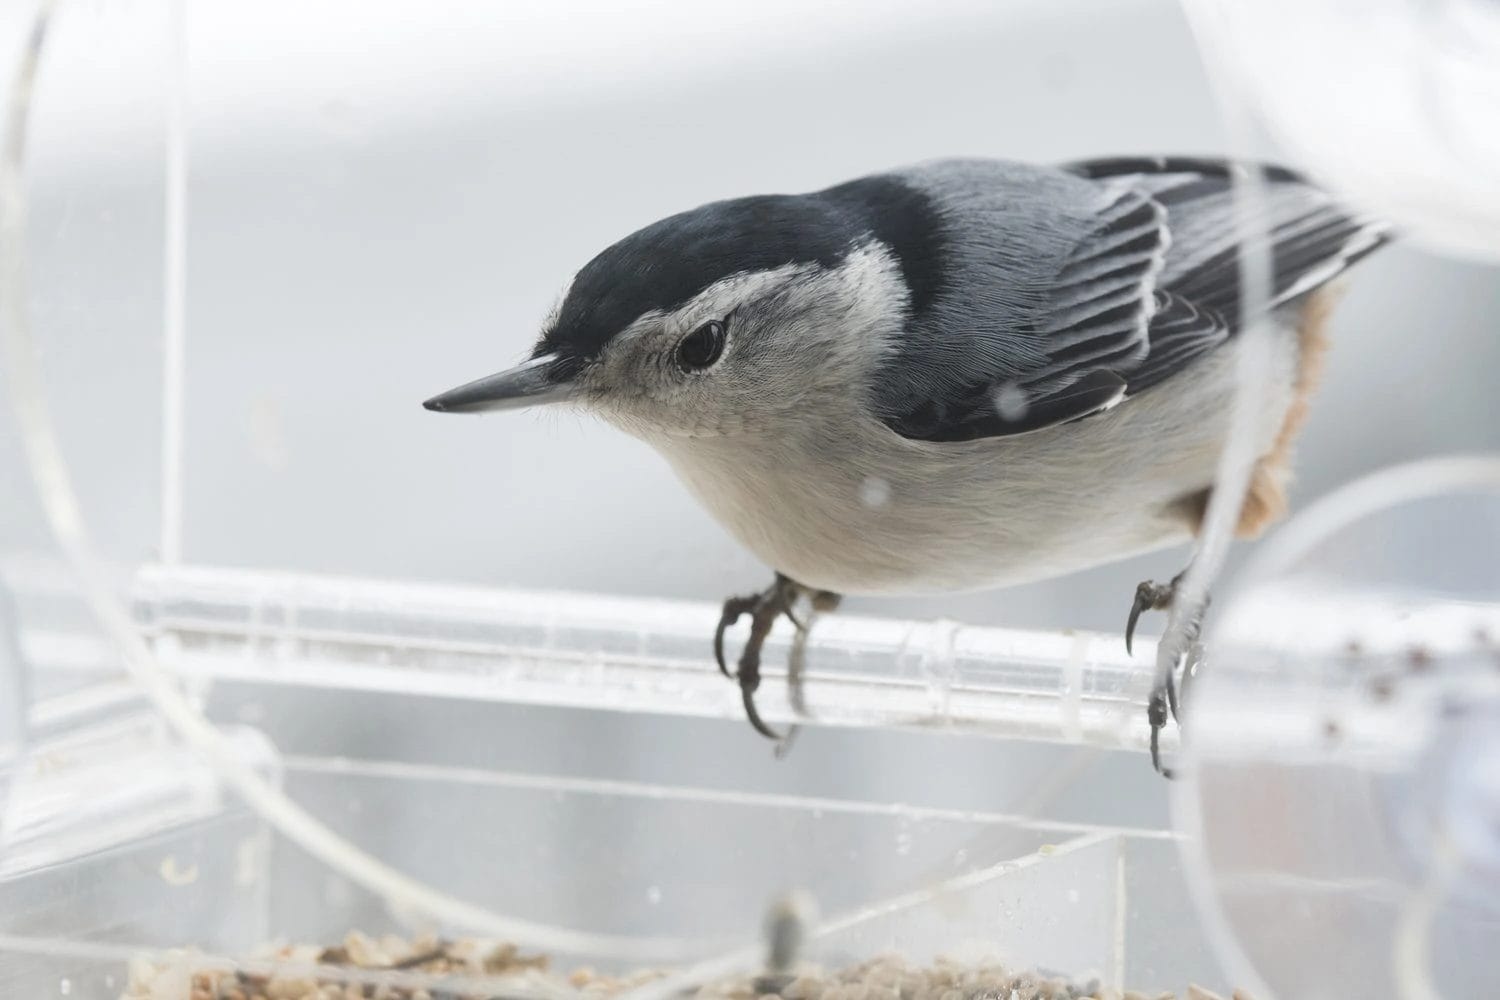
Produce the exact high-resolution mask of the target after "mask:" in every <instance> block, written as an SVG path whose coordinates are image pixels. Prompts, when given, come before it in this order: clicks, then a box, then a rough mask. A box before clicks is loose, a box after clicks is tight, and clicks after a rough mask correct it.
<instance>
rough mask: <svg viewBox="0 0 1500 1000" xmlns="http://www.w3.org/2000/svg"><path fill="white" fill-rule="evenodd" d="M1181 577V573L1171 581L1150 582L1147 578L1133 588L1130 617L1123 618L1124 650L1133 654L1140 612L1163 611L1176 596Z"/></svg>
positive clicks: (1170, 604)
mask: <svg viewBox="0 0 1500 1000" xmlns="http://www.w3.org/2000/svg"><path fill="white" fill-rule="evenodd" d="M1180 579H1182V574H1180V573H1179V574H1178V575H1177V576H1174V577H1173V578H1172V582H1171V583H1152V582H1151V581H1150V580H1147V581H1146V582H1145V583H1142V584H1140V585H1139V586H1137V587H1136V588H1135V601H1134V602H1132V603H1131V605H1130V617H1129V618H1127V619H1126V620H1125V652H1126V653H1131V654H1133V653H1134V652H1135V650H1134V649H1133V648H1132V643H1133V642H1134V641H1135V624H1136V622H1138V621H1140V618H1141V613H1142V612H1144V611H1165V610H1166V609H1167V608H1170V607H1171V606H1172V600H1173V599H1174V598H1175V597H1176V596H1177V581H1178V580H1180Z"/></svg>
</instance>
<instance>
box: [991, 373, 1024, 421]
mask: <svg viewBox="0 0 1500 1000" xmlns="http://www.w3.org/2000/svg"><path fill="white" fill-rule="evenodd" d="M1029 409H1031V397H1030V396H1029V395H1028V394H1027V392H1026V390H1025V389H1022V388H1021V387H1020V386H1018V385H1016V384H1015V383H1014V382H1007V383H1005V384H1004V385H1002V386H1001V387H1000V388H999V389H996V390H995V412H996V413H998V414H1000V419H1001V420H1020V419H1022V418H1023V417H1025V416H1026V411H1027V410H1029Z"/></svg>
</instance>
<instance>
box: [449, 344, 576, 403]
mask: <svg viewBox="0 0 1500 1000" xmlns="http://www.w3.org/2000/svg"><path fill="white" fill-rule="evenodd" d="M556 364H557V355H556V354H544V355H542V356H541V357H539V358H532V359H531V360H530V361H526V362H523V363H521V364H519V365H516V366H515V367H514V368H507V369H506V370H505V371H503V372H500V373H498V374H495V375H490V376H488V377H486V378H482V379H479V380H477V381H474V382H469V383H467V384H466V385H461V386H459V387H458V388H457V389H449V390H448V391H447V392H444V393H440V394H439V395H436V396H433V397H432V398H431V399H429V400H428V401H427V402H425V403H423V404H422V405H423V406H425V407H427V409H429V410H433V411H435V412H438V413H479V412H482V411H484V410H516V409H520V408H521V407H523V406H539V405H541V404H542V403H556V402H560V401H562V400H564V399H567V398H568V397H569V396H571V395H572V394H573V387H572V386H571V385H570V384H568V383H567V382H566V381H563V382H558V381H554V378H553V377H554V373H555V365H556Z"/></svg>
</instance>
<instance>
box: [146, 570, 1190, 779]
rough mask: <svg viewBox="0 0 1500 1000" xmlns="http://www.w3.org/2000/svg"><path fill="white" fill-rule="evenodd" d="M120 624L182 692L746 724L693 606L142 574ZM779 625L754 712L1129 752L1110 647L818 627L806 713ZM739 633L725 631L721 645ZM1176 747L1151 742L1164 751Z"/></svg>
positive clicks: (264, 576)
mask: <svg viewBox="0 0 1500 1000" xmlns="http://www.w3.org/2000/svg"><path fill="white" fill-rule="evenodd" d="M134 601H135V614H136V617H137V619H138V621H139V622H140V624H141V626H142V628H143V629H144V630H145V634H146V635H147V636H148V637H149V638H150V639H151V641H152V643H153V646H154V648H155V651H156V653H157V655H158V656H159V657H160V659H161V661H162V663H163V664H164V665H166V666H167V667H169V668H170V669H171V670H173V671H174V672H176V673H177V674H179V675H181V676H184V677H198V678H205V679H212V678H235V679H249V680H256V681H263V682H267V683H273V684H288V685H312V686H324V687H338V688H347V689H352V690H375V691H392V692H409V693H413V694H417V693H421V694H428V695H447V696H453V697H463V698H471V699H478V700H482V701H483V700H498V701H507V702H513V703H519V704H535V705H555V706H565V707H570V708H584V709H605V710H611V711H627V712H655V713H662V714H668V715H695V716H702V717H711V718H742V717H743V712H744V710H743V708H742V707H741V705H740V696H739V691H738V688H737V687H736V686H735V685H733V684H731V683H729V682H727V681H726V680H725V679H724V678H723V677H722V676H721V675H720V674H719V672H718V671H717V670H716V669H715V668H714V664H713V659H712V651H711V649H710V638H711V636H712V634H713V629H714V625H715V623H716V622H717V621H718V615H719V611H718V608H717V607H715V606H711V605H708V604H701V603H691V602H679V601H670V600H655V599H644V598H629V597H604V596H590V595H582V594H571V593H546V592H536V591H522V590H498V589H482V588H473V587H455V586H445V585H437V584H424V583H415V582H407V581H377V580H365V579H354V578H347V577H318V576H309V575H296V574H287V573H269V572H258V571H252V570H239V569H212V568H204V567H197V566H152V567H147V568H145V569H143V570H142V571H141V572H140V574H139V576H138V577H137V579H136V582H135V586H134ZM790 633H791V629H790V628H784V629H783V630H782V631H779V632H777V633H775V634H774V635H773V637H772V640H771V642H770V643H768V645H767V647H766V651H767V659H768V662H769V663H770V664H771V665H772V666H771V668H770V669H769V670H768V672H767V680H766V682H765V684H764V685H763V686H762V689H761V691H760V693H759V696H758V698H759V701H760V704H761V711H762V712H763V713H764V714H765V716H766V717H767V718H768V719H771V720H775V721H781V722H801V723H817V724H823V725H836V726H887V727H892V726H894V727H908V728H932V727H941V728H944V729H946V730H951V731H954V732H963V733H971V734H980V735H988V736H993V737H1004V738H1015V739H1027V740H1040V741H1050V742H1057V743H1066V744H1073V745H1079V746H1091V747H1100V748H1109V749H1119V748H1131V749H1141V748H1144V747H1145V746H1146V744H1147V740H1148V736H1149V734H1148V731H1147V727H1146V725H1145V714H1144V713H1145V689H1146V685H1147V683H1148V679H1149V673H1148V671H1147V668H1146V666H1145V665H1148V664H1150V663H1151V662H1152V656H1153V648H1152V644H1151V643H1150V642H1149V641H1142V642H1141V643H1140V644H1139V646H1138V648H1137V650H1136V656H1137V657H1138V658H1139V659H1138V660H1135V661H1132V659H1131V658H1130V657H1129V656H1127V654H1126V652H1125V649H1124V643H1123V640H1122V639H1121V637H1120V636H1119V635H1103V634H1092V633H1083V632H1078V633H1060V632H1041V631H1025V630H1019V629H1001V628H976V627H969V626H963V625H959V624H957V623H954V622H947V621H937V622H905V621H892V620H889V619H875V618H861V617H857V616H852V615H829V616H826V617H823V618H820V619H819V620H818V622H817V624H816V626H815V627H814V628H813V630H812V634H811V637H810V639H809V640H808V643H807V648H806V651H805V652H806V663H807V671H806V675H805V677H804V678H803V686H804V690H805V701H806V707H807V709H808V713H809V714H808V715H806V716H803V715H799V714H798V713H796V712H795V711H794V710H793V707H792V704H791V702H790V700H789V698H788V691H787V686H786V684H784V683H783V680H784V677H785V672H784V669H778V668H777V665H779V664H784V663H785V662H786V659H787V654H788V652H789V649H788V646H789V644H790V642H789V640H790ZM734 635H735V633H734V632H731V640H732V639H733V637H734ZM1172 739H1173V737H1172V736H1171V735H1170V734H1169V735H1168V736H1167V737H1166V742H1167V745H1168V746H1170V745H1171V741H1172Z"/></svg>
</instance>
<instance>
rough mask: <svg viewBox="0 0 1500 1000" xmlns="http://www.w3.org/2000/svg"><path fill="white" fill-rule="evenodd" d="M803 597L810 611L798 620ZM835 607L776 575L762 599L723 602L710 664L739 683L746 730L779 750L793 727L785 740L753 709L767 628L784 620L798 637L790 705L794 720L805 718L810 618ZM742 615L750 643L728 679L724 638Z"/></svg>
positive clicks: (821, 593)
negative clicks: (798, 716)
mask: <svg viewBox="0 0 1500 1000" xmlns="http://www.w3.org/2000/svg"><path fill="white" fill-rule="evenodd" d="M803 597H806V598H807V599H808V604H809V606H810V607H811V614H809V615H808V617H807V618H806V619H802V618H799V617H797V613H796V605H797V602H798V600H799V599H800V598H803ZM838 604H839V595H837V594H834V593H830V592H829V591H826V590H813V589H812V588H810V587H804V586H802V584H800V583H797V582H796V581H795V580H793V579H791V578H790V577H787V576H784V575H782V574H781V573H777V574H776V579H775V581H774V582H773V583H772V584H771V585H770V586H769V587H767V588H766V589H765V590H763V591H761V592H760V593H758V594H751V595H749V596H747V597H731V598H729V600H727V601H725V602H724V611H723V613H722V614H721V615H720V616H719V627H718V628H717V629H716V630H715V631H714V659H715V660H717V661H718V664H719V670H720V672H721V673H723V674H724V676H725V677H733V678H734V679H736V680H738V681H739V685H740V695H741V697H742V698H743V700H744V703H745V716H746V718H748V719H749V720H750V725H751V726H752V727H753V728H754V729H755V731H756V732H758V733H760V734H761V735H762V736H765V737H767V738H769V739H773V740H776V741H777V742H778V743H780V744H781V745H782V746H783V747H785V746H787V741H788V740H789V739H790V738H791V735H792V732H795V727H794V728H793V730H792V732H788V733H787V734H786V735H785V736H783V735H782V734H780V733H778V732H776V730H774V729H772V728H771V727H770V726H768V725H766V723H765V721H764V720H762V719H761V717H760V712H759V711H757V710H756V708H755V691H756V689H757V688H759V687H760V654H761V649H762V648H763V647H764V646H765V643H766V637H767V636H769V635H770V634H771V627H772V626H773V625H775V624H776V619H777V618H779V617H780V616H782V615H786V617H787V620H788V621H790V622H791V623H792V625H793V626H794V627H795V628H796V630H797V634H796V637H795V638H794V639H793V641H792V648H791V653H790V655H789V656H788V658H787V687H788V700H789V701H790V702H791V704H792V707H793V708H794V709H795V710H796V711H797V712H798V714H801V715H806V714H808V713H807V706H806V704H805V702H804V701H803V696H802V674H803V670H804V667H805V664H806V648H807V632H808V629H809V628H810V627H811V626H812V616H813V615H816V614H817V613H819V612H823V611H832V610H834V609H835V608H837V607H838ZM745 615H749V616H750V637H749V638H748V639H747V640H745V648H744V649H743V650H742V651H741V652H740V659H739V662H738V663H737V664H736V665H735V670H734V672H733V673H731V672H730V670H729V667H728V665H727V664H726V662H725V660H724V633H725V632H726V631H727V630H728V629H729V627H730V626H731V625H733V624H734V623H735V622H737V621H739V620H740V618H742V617H744V616H745Z"/></svg>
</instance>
